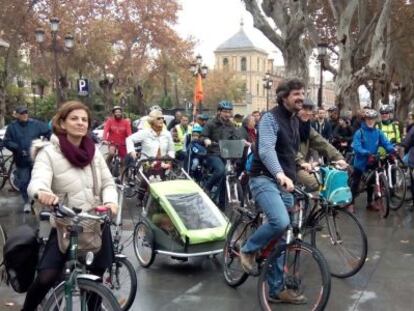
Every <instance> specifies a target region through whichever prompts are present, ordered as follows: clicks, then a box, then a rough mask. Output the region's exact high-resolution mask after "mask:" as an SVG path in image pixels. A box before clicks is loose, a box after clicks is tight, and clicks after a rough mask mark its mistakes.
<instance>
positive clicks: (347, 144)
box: [332, 118, 353, 154]
mask: <svg viewBox="0 0 414 311" xmlns="http://www.w3.org/2000/svg"><path fill="white" fill-rule="evenodd" d="M338 123H339V125H338V126H337V127H336V129H335V131H334V132H333V133H332V145H333V146H334V147H335V148H336V149H338V150H339V151H340V152H341V153H342V154H346V153H347V152H348V151H349V149H350V148H351V142H352V136H353V133H352V128H351V126H350V125H349V124H348V123H347V121H346V120H345V119H344V118H339V122H338Z"/></svg>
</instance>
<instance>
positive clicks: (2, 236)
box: [0, 225, 7, 266]
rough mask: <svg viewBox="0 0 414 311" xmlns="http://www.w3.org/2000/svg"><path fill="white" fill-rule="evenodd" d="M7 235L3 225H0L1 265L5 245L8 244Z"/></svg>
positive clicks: (0, 263)
mask: <svg viewBox="0 0 414 311" xmlns="http://www.w3.org/2000/svg"><path fill="white" fill-rule="evenodd" d="M6 240H7V235H6V231H5V230H4V228H3V226H2V225H0V266H1V265H2V264H3V260H4V253H3V252H4V245H5V244H6Z"/></svg>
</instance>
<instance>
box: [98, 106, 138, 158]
mask: <svg viewBox="0 0 414 311" xmlns="http://www.w3.org/2000/svg"><path fill="white" fill-rule="evenodd" d="M130 135H131V122H130V121H129V119H124V118H123V117H122V108H121V107H120V106H115V107H114V108H112V117H111V118H109V119H108V120H106V122H105V126H104V133H103V140H104V141H105V142H107V143H108V144H109V147H108V157H107V158H106V163H107V164H108V165H109V164H110V163H111V161H112V159H113V157H114V155H115V149H116V146H118V155H119V157H120V158H121V160H123V159H124V157H125V155H126V145H125V139H126V138H127V137H128V136H130Z"/></svg>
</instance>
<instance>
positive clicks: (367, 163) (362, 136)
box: [348, 109, 395, 212]
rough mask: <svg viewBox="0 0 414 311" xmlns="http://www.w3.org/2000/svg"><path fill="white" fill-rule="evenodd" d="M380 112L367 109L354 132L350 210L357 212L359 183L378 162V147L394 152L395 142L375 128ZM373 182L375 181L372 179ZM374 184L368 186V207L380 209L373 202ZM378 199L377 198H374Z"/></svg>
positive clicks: (375, 209)
mask: <svg viewBox="0 0 414 311" xmlns="http://www.w3.org/2000/svg"><path fill="white" fill-rule="evenodd" d="M377 118H378V112H376V111H375V110H373V109H366V110H365V114H364V119H363V122H362V123H361V127H360V129H359V130H357V131H356V132H355V134H354V139H353V142H352V148H353V149H354V153H355V157H354V172H353V182H352V185H351V190H352V197H353V202H352V204H351V205H349V206H348V210H349V211H351V212H355V208H354V201H355V197H356V196H357V194H358V188H359V183H360V181H361V177H362V175H363V174H364V173H365V172H366V171H367V170H368V169H370V168H372V166H373V165H374V164H375V163H376V156H377V153H378V148H379V147H383V148H384V149H385V150H386V152H387V153H394V152H395V150H394V146H393V144H392V143H391V142H390V141H389V140H388V139H387V137H386V136H385V134H384V133H383V132H382V131H381V130H379V129H377V128H375V122H376V119H377ZM372 182H373V181H372ZM372 194H373V185H372V184H371V185H368V187H367V209H368V210H372V211H378V210H379V207H378V206H377V204H376V202H375V200H374V202H373V197H372ZM374 199H376V198H374Z"/></svg>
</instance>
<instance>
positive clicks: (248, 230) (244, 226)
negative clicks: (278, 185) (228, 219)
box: [223, 217, 257, 287]
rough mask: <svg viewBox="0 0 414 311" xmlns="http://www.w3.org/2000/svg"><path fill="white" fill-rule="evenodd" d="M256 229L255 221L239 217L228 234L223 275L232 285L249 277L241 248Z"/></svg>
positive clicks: (237, 284)
mask: <svg viewBox="0 0 414 311" xmlns="http://www.w3.org/2000/svg"><path fill="white" fill-rule="evenodd" d="M256 229H257V228H256V226H255V225H254V223H253V222H243V220H242V219H241V217H239V219H238V220H236V221H235V223H234V224H233V225H232V226H231V228H230V231H229V233H228V234H227V238H226V242H225V243H224V249H223V275H224V279H225V280H226V283H227V284H228V285H230V286H231V287H237V286H240V285H241V284H243V283H244V282H245V281H246V280H247V278H248V277H249V274H248V273H246V272H244V270H243V268H242V266H241V262H240V249H241V247H242V246H243V244H244V243H245V242H246V240H247V239H248V238H249V236H251V234H252V233H253V232H254V231H255V230H256Z"/></svg>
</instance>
